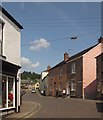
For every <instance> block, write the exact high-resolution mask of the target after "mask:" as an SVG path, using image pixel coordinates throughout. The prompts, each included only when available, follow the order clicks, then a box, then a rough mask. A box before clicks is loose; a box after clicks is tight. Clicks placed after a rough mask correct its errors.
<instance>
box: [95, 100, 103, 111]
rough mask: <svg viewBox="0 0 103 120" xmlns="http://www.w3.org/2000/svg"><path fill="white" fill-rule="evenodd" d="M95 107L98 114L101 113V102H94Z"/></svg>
mask: <svg viewBox="0 0 103 120" xmlns="http://www.w3.org/2000/svg"><path fill="white" fill-rule="evenodd" d="M96 107H97V110H98V112H103V102H102V101H100V102H96Z"/></svg>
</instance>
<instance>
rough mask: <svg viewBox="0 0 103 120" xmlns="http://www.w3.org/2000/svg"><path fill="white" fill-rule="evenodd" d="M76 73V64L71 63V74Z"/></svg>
mask: <svg viewBox="0 0 103 120" xmlns="http://www.w3.org/2000/svg"><path fill="white" fill-rule="evenodd" d="M75 73H76V63H75V62H74V63H72V65H71V74H75Z"/></svg>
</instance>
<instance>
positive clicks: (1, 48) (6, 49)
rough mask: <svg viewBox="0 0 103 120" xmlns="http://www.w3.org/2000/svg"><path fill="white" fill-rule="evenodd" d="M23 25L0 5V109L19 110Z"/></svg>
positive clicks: (4, 110)
mask: <svg viewBox="0 0 103 120" xmlns="http://www.w3.org/2000/svg"><path fill="white" fill-rule="evenodd" d="M21 29H23V27H22V26H21V25H20V24H19V23H18V22H17V21H16V20H15V19H14V18H13V17H12V16H11V15H10V14H9V13H8V12H7V11H6V10H5V9H4V8H3V7H1V6H0V68H1V69H0V111H2V112H6V111H9V110H14V111H16V112H19V111H20V74H19V69H20V68H21V64H20V57H21V56H20V55H21V50H20V43H21Z"/></svg>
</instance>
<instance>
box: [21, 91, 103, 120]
mask: <svg viewBox="0 0 103 120" xmlns="http://www.w3.org/2000/svg"><path fill="white" fill-rule="evenodd" d="M23 100H24V101H32V102H37V103H39V104H40V105H41V108H40V110H39V111H38V112H37V113H32V114H31V115H30V118H101V117H102V114H101V110H100V106H101V104H100V102H99V101H93V100H82V99H74V98H55V97H50V96H41V95H40V94H39V93H31V92H27V93H26V94H25V95H24V96H23Z"/></svg>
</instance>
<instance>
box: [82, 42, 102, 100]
mask: <svg viewBox="0 0 103 120" xmlns="http://www.w3.org/2000/svg"><path fill="white" fill-rule="evenodd" d="M100 53H101V43H100V44H98V45H97V46H96V47H94V48H93V49H91V50H90V51H89V52H87V53H86V54H84V55H83V97H84V98H91V97H95V91H96V58H95V57H96V56H98V55H99V54H100Z"/></svg>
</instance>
